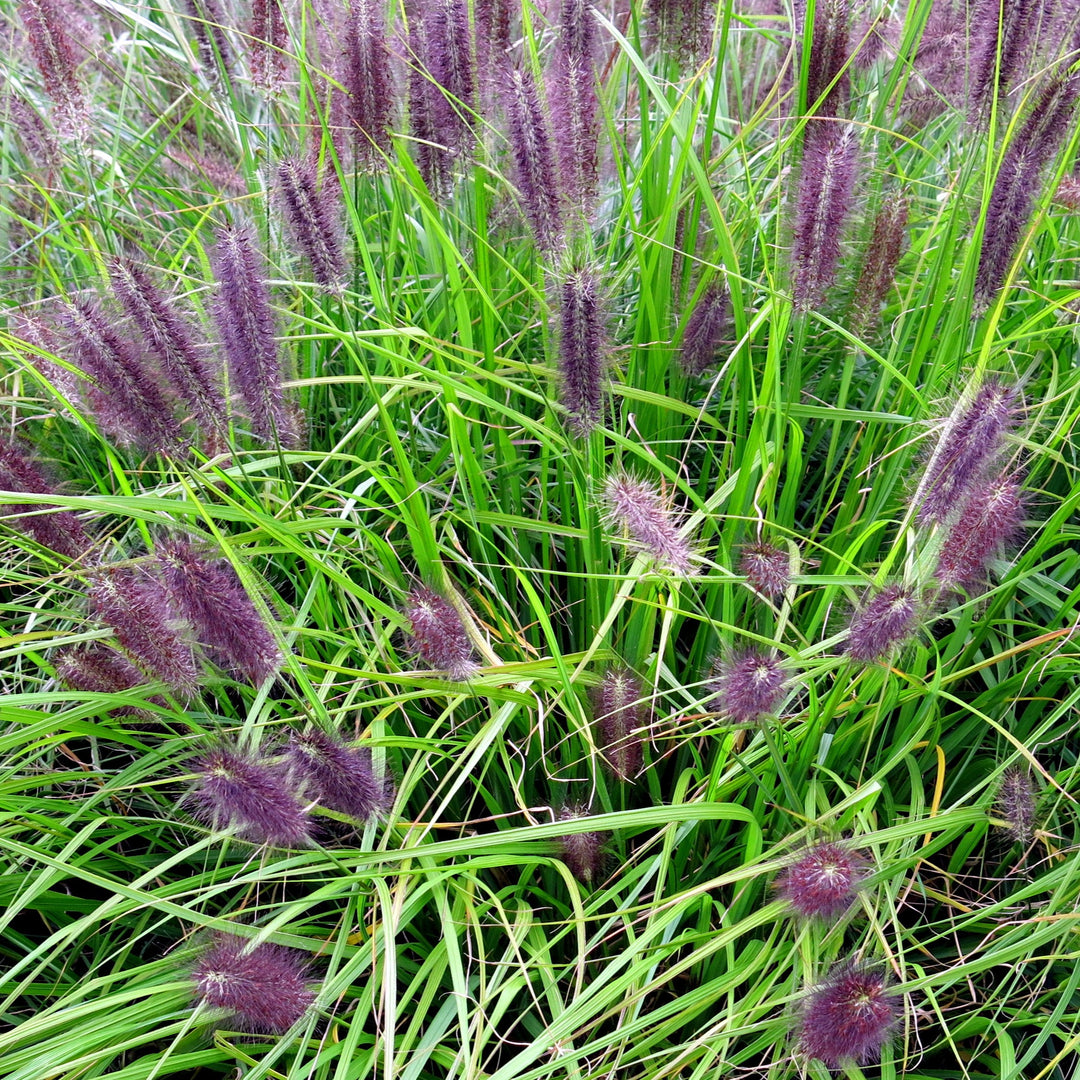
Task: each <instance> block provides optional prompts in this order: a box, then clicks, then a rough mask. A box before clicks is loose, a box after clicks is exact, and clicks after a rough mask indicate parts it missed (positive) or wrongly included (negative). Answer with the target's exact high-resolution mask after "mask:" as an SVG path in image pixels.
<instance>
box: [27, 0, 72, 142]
mask: <svg viewBox="0 0 1080 1080" xmlns="http://www.w3.org/2000/svg"><path fill="white" fill-rule="evenodd" d="M19 17H20V19H21V20H22V24H23V29H24V30H25V31H26V38H27V42H28V43H29V46H30V53H31V55H32V56H33V58H34V63H35V64H36V65H37V69H38V71H40V72H41V78H42V82H43V83H44V85H45V92H46V93H47V94H48V95H49V97H51V98H52V99H53V101H54V102H55V103H56V119H57V127H58V129H59V130H60V133H61V134H62V135H67V136H75V137H82V136H84V135H86V133H87V131H88V128H89V109H88V107H87V100H86V93H85V91H84V89H83V86H82V82H81V81H80V79H79V75H78V55H77V53H76V50H75V43H74V42H73V41H72V39H71V36H70V34H69V32H68V27H69V26H70V25H71V22H72V18H71V11H70V9H69V8H68V5H67V4H66V3H64V0H22V2H21V3H20V4H19Z"/></svg>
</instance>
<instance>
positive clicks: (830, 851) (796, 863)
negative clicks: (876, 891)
mask: <svg viewBox="0 0 1080 1080" xmlns="http://www.w3.org/2000/svg"><path fill="white" fill-rule="evenodd" d="M868 866H869V863H868V861H867V859H866V857H865V856H864V855H863V854H862V853H861V852H859V851H854V850H852V849H851V848H848V847H846V846H844V845H842V844H832V843H826V844H817V845H815V846H814V847H811V848H807V849H806V851H804V852H802V853H801V854H800V855H798V856H797V857H796V858H795V859H794V860H793V861H792V862H791V863H790V864H789V865H788V866H787V867H786V868H785V869H784V870H782V871H781V872H780V874H779V875H778V876H777V878H776V881H775V882H774V883H773V888H774V889H775V890H776V892H777V894H778V895H779V896H780V897H781V898H782V899H784V900H786V901H787V902H788V903H789V904H790V905H791V908H792V910H793V911H794V912H795V913H796V914H797V915H800V916H801V917H802V918H804V919H825V920H832V919H837V918H839V917H840V916H841V915H843V914H844V912H845V911H847V909H848V908H849V907H851V905H852V903H853V902H854V900H855V897H856V894H857V892H858V890H859V889H860V888H861V887H862V885H863V884H864V883H865V881H866V875H867V869H868Z"/></svg>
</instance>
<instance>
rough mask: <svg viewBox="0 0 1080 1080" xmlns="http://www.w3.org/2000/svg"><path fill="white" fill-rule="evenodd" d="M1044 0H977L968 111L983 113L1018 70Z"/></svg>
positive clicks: (979, 114)
mask: <svg viewBox="0 0 1080 1080" xmlns="http://www.w3.org/2000/svg"><path fill="white" fill-rule="evenodd" d="M1044 3H1045V0H978V2H977V3H976V5H975V8H974V10H973V11H972V15H971V27H972V31H973V41H972V45H971V70H970V75H969V85H970V94H971V98H970V102H971V106H970V107H971V113H972V115H973V116H975V117H979V116H981V115H985V114H986V113H987V112H988V111H989V109H990V104H991V102H992V101H993V98H994V96H995V89H996V90H997V92H998V93H999V94H1000V93H1004V92H1005V91H1006V90H1008V88H1009V87H1010V86H1011V85H1012V83H1013V82H1014V81H1015V80H1016V78H1017V77H1018V76H1019V75H1020V74H1021V72H1022V69H1023V66H1024V63H1025V60H1026V57H1027V55H1028V54H1029V52H1030V50H1031V47H1032V45H1033V44H1034V43H1033V41H1032V40H1031V39H1032V35H1033V33H1034V32H1035V31H1036V29H1037V27H1038V23H1039V15H1040V11H1041V9H1042V7H1043V5H1044Z"/></svg>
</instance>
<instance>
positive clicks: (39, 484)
mask: <svg viewBox="0 0 1080 1080" xmlns="http://www.w3.org/2000/svg"><path fill="white" fill-rule="evenodd" d="M0 488H3V489H6V490H8V491H26V492H31V493H33V494H35V495H48V494H51V493H52V491H53V487H52V485H51V484H50V483H49V480H48V478H47V477H46V476H45V474H44V472H42V470H41V468H40V467H39V466H38V465H37V463H36V462H35V461H34V460H33V459H32V458H31V457H30V456H29V454H27V453H26V452H25V450H24V449H23V447H22V446H20V445H19V444H18V443H16V442H6V441H2V440H0ZM0 522H2V523H3V524H4V525H7V526H8V527H10V528H12V529H18V530H19V531H20V532H23V533H26V534H27V535H29V536H31V537H33V539H34V540H35V541H36V542H37V543H39V544H40V545H41V546H42V547H44V548H49V549H50V550H52V551H57V552H59V553H60V554H61V555H66V556H67V557H68V558H69V559H78V558H81V557H82V556H84V555H85V554H86V553H87V552H88V551H89V550H90V547H91V540H90V537H89V536H87V534H86V530H85V529H83V527H82V525H81V524H80V523H79V519H78V518H77V517H76V516H75V515H74V514H73V513H72V512H71V511H70V510H59V509H52V508H51V507H49V506H43V505H40V504H37V505H35V504H33V503H8V504H7V505H6V506H0Z"/></svg>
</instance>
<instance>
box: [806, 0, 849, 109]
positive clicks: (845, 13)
mask: <svg viewBox="0 0 1080 1080" xmlns="http://www.w3.org/2000/svg"><path fill="white" fill-rule="evenodd" d="M800 14H801V18H800V17H799V16H800ZM796 16H797V17H796V27H795V28H796V31H797V32H798V33H800V34H802V33H803V32H804V31H803V25H802V22H803V19H805V4H802V5H796ZM850 34H851V0H818V2H817V4H816V5H815V8H814V26H813V29H812V30H811V39H810V55H809V57H808V58H807V75H806V107H807V109H810V110H813V108H814V104H815V103H816V102H817V100H818V98H820V97H822V95H825V97H824V100H823V101H822V102H821V104H820V105H819V106H818V108H817V109H816V110H814V115H815V116H838V115H839V110H840V108H841V107H842V106H843V105H844V103H845V102H846V100H847V97H848V92H849V83H850V80H849V79H848V75H847V71H846V70H845V65H846V64H847V63H848V60H849V58H850V55H851V40H850ZM804 40H805V39H804Z"/></svg>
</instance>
